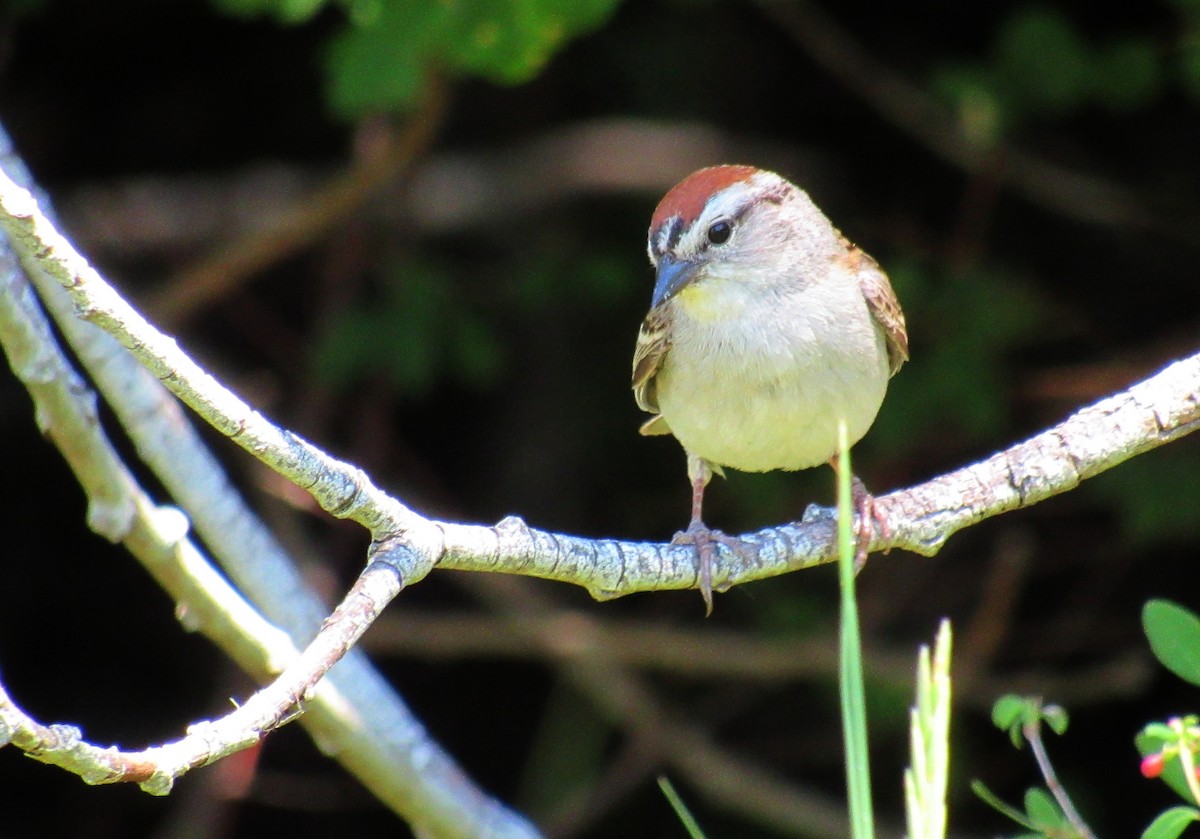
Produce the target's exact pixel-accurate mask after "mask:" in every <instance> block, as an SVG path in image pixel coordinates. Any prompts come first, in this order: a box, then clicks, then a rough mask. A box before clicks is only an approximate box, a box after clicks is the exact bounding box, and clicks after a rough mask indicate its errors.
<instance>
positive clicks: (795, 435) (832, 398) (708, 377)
mask: <svg viewBox="0 0 1200 839" xmlns="http://www.w3.org/2000/svg"><path fill="white" fill-rule="evenodd" d="M814 296H817V297H820V298H821V299H812V298H813V297H814ZM807 297H808V298H809V299H805V300H803V301H802V305H801V301H796V300H792V301H788V302H787V304H786V305H785V303H784V301H777V302H778V303H779V305H776V306H767V307H766V309H765V310H764V311H763V312H762V314H761V315H760V316H759V317H757V318H754V320H755V321H756V325H755V326H754V327H752V328H746V325H745V318H724V317H711V316H704V317H701V318H692V317H689V316H688V313H687V308H688V307H687V305H686V301H681V303H682V305H680V306H679V311H678V312H677V315H679V317H678V318H677V319H676V320H675V322H674V323H673V325H672V335H671V341H672V347H671V351H670V352H669V353H668V355H667V357H666V359H665V360H664V363H663V367H662V370H661V371H660V372H659V374H658V377H657V380H656V385H657V389H658V399H659V407H660V410H661V411H662V414H663V416H664V417H665V418H666V420H667V422H668V424H669V425H670V427H671V430H672V432H673V433H674V435H675V436H676V437H677V438H678V439H679V441H680V443H682V444H683V447H684V448H685V449H687V450H688V451H689V452H691V453H693V454H696V455H699V456H700V457H702V458H704V459H705V460H708V461H710V462H712V463H716V464H719V465H722V466H730V467H733V468H735V469H741V470H744V471H748V472H765V471H769V470H773V469H805V468H808V467H811V466H816V465H818V464H821V463H824V462H826V461H828V460H829V458H831V457H832V456H833V455H834V454H836V452H837V427H838V420H839V419H844V420H845V421H846V427H847V432H848V439H849V441H850V443H851V444H854V443H856V442H858V440H859V439H861V438H862V436H863V435H864V434H866V432H867V430H868V429H869V428H870V427H871V423H872V422H874V420H875V415H876V414H877V413H878V411H879V407H880V405H881V404H882V402H883V397H884V393H885V391H886V390H887V381H888V362H887V350H886V347H885V344H884V339H883V336H882V334H881V333H880V331H879V329H878V327H877V326H876V325H875V323H874V321H873V320H872V318H871V316H870V313H869V311H868V310H867V307H866V304H865V302H863V300H862V297H861V294H858V293H857V290H856V289H855V288H853V287H850V286H848V285H847V286H841V287H836V288H835V287H826V288H824V289H822V290H820V294H819V295H813V294H812V293H811V292H810V293H809V294H808V295H807ZM706 302H707V303H711V299H710V300H707V301H706ZM710 311H711V307H706V311H705V312H704V313H703V314H704V315H708V314H709V312H710ZM743 312H744V310H743Z"/></svg>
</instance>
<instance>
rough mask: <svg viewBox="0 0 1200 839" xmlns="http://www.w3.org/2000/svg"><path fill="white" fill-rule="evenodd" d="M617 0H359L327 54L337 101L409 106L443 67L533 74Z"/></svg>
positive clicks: (351, 108)
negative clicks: (435, 71)
mask: <svg viewBox="0 0 1200 839" xmlns="http://www.w3.org/2000/svg"><path fill="white" fill-rule="evenodd" d="M236 1H237V0H230V2H236ZM249 1H252V0H249ZM303 1H304V0H292V2H303ZM307 1H308V2H312V1H313V0H307ZM617 3H618V0H476V2H465V0H457V2H455V0H439V2H431V0H356V2H355V3H354V4H353V5H352V6H351V14H350V22H349V25H348V26H347V28H346V29H345V30H344V31H343V32H342V33H340V34H339V35H338V36H337V37H336V38H335V39H334V41H333V43H332V44H331V45H330V49H329V52H328V55H327V61H326V73H327V76H328V81H327V84H328V90H329V100H330V103H331V104H332V106H333V108H334V109H335V111H337V112H338V113H340V114H342V115H343V116H346V117H355V116H358V115H360V114H362V113H367V112H372V111H392V110H405V109H408V108H411V107H412V106H413V105H415V104H416V102H417V100H418V97H419V95H420V93H421V91H422V90H423V88H424V81H425V79H426V77H427V76H428V75H429V73H430V72H432V71H433V70H435V69H438V70H444V71H448V72H450V73H467V74H470V75H476V76H482V77H484V78H487V79H490V80H491V81H494V82H498V83H501V84H517V83H520V82H524V81H528V80H529V79H530V78H532V77H533V76H534V75H535V74H537V72H538V71H540V70H541V69H542V67H544V66H545V64H546V62H547V61H549V60H550V57H551V56H552V55H553V54H554V53H555V51H556V50H558V49H559V48H560V47H562V45H563V44H564V43H566V41H567V40H568V39H569V38H571V37H574V36H576V35H579V34H581V33H582V32H585V31H587V30H589V29H592V28H594V27H596V26H599V25H600V24H601V23H603V22H604V21H605V20H606V19H607V18H608V16H609V15H610V14H611V13H612V11H613V10H614V9H615V8H616V5H617Z"/></svg>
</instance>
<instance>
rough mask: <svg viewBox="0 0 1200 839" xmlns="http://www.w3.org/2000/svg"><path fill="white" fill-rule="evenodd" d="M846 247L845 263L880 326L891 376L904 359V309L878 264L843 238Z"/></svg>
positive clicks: (906, 340)
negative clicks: (901, 308) (856, 279)
mask: <svg viewBox="0 0 1200 839" xmlns="http://www.w3.org/2000/svg"><path fill="white" fill-rule="evenodd" d="M843 242H845V245H846V248H847V249H848V254H847V263H848V264H849V266H850V270H852V271H853V272H854V273H855V274H856V275H857V277H858V285H859V288H861V289H862V294H863V297H864V298H865V299H866V301H867V309H869V310H870V312H871V317H873V318H874V319H875V323H877V324H879V326H880V328H881V329H883V338H884V341H885V342H886V343H887V351H888V364H889V366H890V368H891V375H893V376H894V375H896V372H897V371H898V370H899V369H900V367H901V365H903V364H904V362H906V361H908V330H907V328H906V327H905V325H904V312H903V311H901V310H900V301H899V300H897V299H896V292H894V291H892V284H891V282H890V281H889V280H888V278H887V274H885V273H883V269H882V268H880V267H879V263H878V262H876V261H875V260H874V259H872V258H871V257H870V256H868V255H867V254H866V253H865V252H864V251H863V250H861V249H860V248H859V247H858V246H857V245H853V244H851V243H850V242H848V241H845V240H844V239H843Z"/></svg>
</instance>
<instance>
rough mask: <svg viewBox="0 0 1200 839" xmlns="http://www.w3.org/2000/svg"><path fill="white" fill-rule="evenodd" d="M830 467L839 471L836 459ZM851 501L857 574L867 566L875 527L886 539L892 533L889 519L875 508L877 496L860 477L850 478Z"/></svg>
mask: <svg viewBox="0 0 1200 839" xmlns="http://www.w3.org/2000/svg"><path fill="white" fill-rule="evenodd" d="M829 465H830V466H832V467H833V471H834V472H837V471H838V459H837V458H836V457H834V458H831V459H830V461H829ZM850 500H851V503H852V504H853V505H854V512H855V514H856V516H857V518H856V521H855V528H854V544H855V550H854V573H855V574H857V573H858V572H859V571H861V570H863V566H864V565H866V564H867V548H869V547H870V546H871V539H872V538H874V536H875V525H876V524H878V525H879V534H880V536H882V537H883V538H884V539H886V538H887V537H888V535H889V534H890V532H891V531H890V529H889V528H888V523H887V518H886V517H885V516H884V515H883V513H882V511H880V510H879V509H878V508H877V507H876V506H875V496H874V495H872V494H871V493H869V492H867V487H866V484H864V483H863V482H862V479H861V478H859V477H858V475H853V474H852V475H851V476H850Z"/></svg>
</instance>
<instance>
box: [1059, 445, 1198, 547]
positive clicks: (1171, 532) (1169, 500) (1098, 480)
mask: <svg viewBox="0 0 1200 839" xmlns="http://www.w3.org/2000/svg"><path fill="white" fill-rule="evenodd" d="M1082 489H1083V491H1084V493H1085V494H1086V495H1090V496H1095V497H1098V498H1101V499H1103V500H1104V501H1106V502H1107V503H1108V504H1110V505H1112V506H1113V508H1115V509H1116V510H1117V511H1118V515H1119V516H1120V522H1121V532H1122V535H1123V536H1124V537H1125V538H1126V539H1128V540H1129V542H1130V543H1131V544H1133V545H1136V546H1141V547H1143V548H1144V547H1149V546H1150V545H1154V544H1159V543H1162V542H1164V541H1168V540H1174V541H1192V540H1195V539H1196V537H1197V536H1200V517H1198V516H1196V515H1194V514H1193V512H1192V510H1191V509H1190V508H1189V506H1188V505H1190V501H1188V500H1184V499H1194V498H1200V446H1197V445H1196V444H1195V441H1185V442H1181V443H1178V444H1176V445H1173V446H1167V447H1165V448H1163V449H1159V450H1157V451H1152V452H1147V453H1145V454H1143V455H1140V456H1138V457H1135V458H1133V459H1132V460H1129V461H1127V462H1125V463H1122V464H1121V466H1120V467H1119V468H1117V469H1114V470H1111V471H1109V472H1105V473H1104V474H1102V475H1097V476H1096V477H1095V478H1093V479H1092V480H1090V481H1088V482H1087V483H1086V484H1084V486H1083V487H1082Z"/></svg>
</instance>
